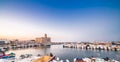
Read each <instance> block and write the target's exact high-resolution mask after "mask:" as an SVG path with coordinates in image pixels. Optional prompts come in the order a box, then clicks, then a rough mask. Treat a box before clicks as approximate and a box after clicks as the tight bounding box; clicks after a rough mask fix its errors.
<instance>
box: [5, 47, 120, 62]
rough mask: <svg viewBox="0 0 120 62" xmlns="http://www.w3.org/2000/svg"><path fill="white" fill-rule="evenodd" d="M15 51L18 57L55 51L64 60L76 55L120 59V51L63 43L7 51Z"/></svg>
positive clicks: (71, 58)
mask: <svg viewBox="0 0 120 62" xmlns="http://www.w3.org/2000/svg"><path fill="white" fill-rule="evenodd" d="M10 52H14V53H16V55H17V57H19V56H20V55H21V54H33V55H36V54H41V55H45V54H49V53H53V54H54V55H56V56H57V57H59V58H60V59H62V60H65V59H69V60H70V61H71V62H73V59H74V58H76V57H79V58H83V57H91V56H94V57H100V58H104V57H109V58H111V59H115V60H118V61H120V51H118V52H117V51H104V50H101V51H99V50H81V49H72V48H63V46H62V45H52V46H50V47H37V48H26V49H16V50H9V51H7V52H6V53H10Z"/></svg>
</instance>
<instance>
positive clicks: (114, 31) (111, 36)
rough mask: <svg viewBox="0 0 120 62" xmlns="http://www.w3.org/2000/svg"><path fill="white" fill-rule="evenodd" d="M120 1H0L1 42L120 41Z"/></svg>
mask: <svg viewBox="0 0 120 62" xmlns="http://www.w3.org/2000/svg"><path fill="white" fill-rule="evenodd" d="M119 2H120V1H119V0H90V1H89V0H85V1H83V0H57V1H56V0H39V1H38V0H34V1H33V0H29V1H27V0H26V1H23V0H20V1H14V0H11V1H9V0H6V1H4V0H0V38H8V39H22V40H28V39H35V38H36V37H41V36H43V35H44V34H45V33H46V34H48V36H49V37H51V40H52V41H114V40H115V41H119V40H120V24H119V23H120V3H119Z"/></svg>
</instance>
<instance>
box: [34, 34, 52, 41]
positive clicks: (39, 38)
mask: <svg viewBox="0 0 120 62" xmlns="http://www.w3.org/2000/svg"><path fill="white" fill-rule="evenodd" d="M36 42H39V43H50V42H51V38H50V37H47V34H45V35H44V37H38V38H36Z"/></svg>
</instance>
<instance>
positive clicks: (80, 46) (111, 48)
mask: <svg viewBox="0 0 120 62" xmlns="http://www.w3.org/2000/svg"><path fill="white" fill-rule="evenodd" d="M63 48H77V49H86V50H88V49H89V50H107V51H120V45H107V44H84V43H77V44H74V43H69V44H63Z"/></svg>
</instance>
